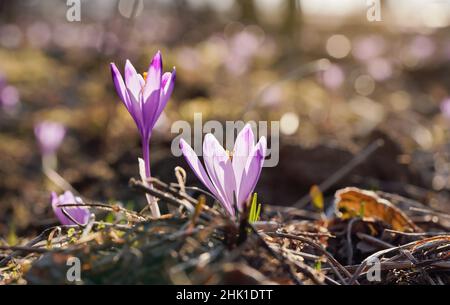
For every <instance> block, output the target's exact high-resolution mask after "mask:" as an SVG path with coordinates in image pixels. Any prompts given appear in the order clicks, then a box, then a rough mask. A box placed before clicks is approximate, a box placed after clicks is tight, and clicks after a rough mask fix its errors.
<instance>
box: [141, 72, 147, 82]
mask: <svg viewBox="0 0 450 305" xmlns="http://www.w3.org/2000/svg"><path fill="white" fill-rule="evenodd" d="M142 78H143V79H144V81H147V72H144V73H142Z"/></svg>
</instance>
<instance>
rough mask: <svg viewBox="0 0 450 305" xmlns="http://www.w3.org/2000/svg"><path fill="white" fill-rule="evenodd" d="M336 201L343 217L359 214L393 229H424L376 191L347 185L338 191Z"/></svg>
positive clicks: (418, 230)
mask: <svg viewBox="0 0 450 305" xmlns="http://www.w3.org/2000/svg"><path fill="white" fill-rule="evenodd" d="M335 202H336V209H337V210H338V211H339V212H340V213H341V218H343V219H348V218H352V217H357V216H359V217H361V218H368V219H375V220H380V221H384V222H385V223H387V224H389V225H390V226H391V227H392V229H394V230H398V231H402V232H405V231H413V232H421V231H422V230H421V229H420V228H419V227H418V226H416V225H415V224H414V223H413V222H412V221H411V219H409V217H408V216H406V215H405V214H404V213H403V212H402V211H401V210H399V209H398V208H397V207H395V206H394V205H393V204H392V203H391V202H390V201H388V200H386V199H384V198H381V197H379V196H378V195H377V194H376V193H375V192H372V191H367V190H362V189H359V188H356V187H347V188H344V189H341V190H338V191H337V192H336V194H335Z"/></svg>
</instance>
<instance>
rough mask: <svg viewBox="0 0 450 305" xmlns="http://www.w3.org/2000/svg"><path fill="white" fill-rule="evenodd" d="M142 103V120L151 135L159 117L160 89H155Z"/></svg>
mask: <svg viewBox="0 0 450 305" xmlns="http://www.w3.org/2000/svg"><path fill="white" fill-rule="evenodd" d="M141 105H142V122H143V126H144V129H145V131H146V133H147V134H148V135H149V134H150V133H151V130H152V128H153V126H154V125H155V123H156V120H157V119H158V116H157V111H158V106H159V89H157V90H155V91H153V92H152V93H151V94H150V96H149V97H148V98H147V101H146V102H143V101H142V102H141Z"/></svg>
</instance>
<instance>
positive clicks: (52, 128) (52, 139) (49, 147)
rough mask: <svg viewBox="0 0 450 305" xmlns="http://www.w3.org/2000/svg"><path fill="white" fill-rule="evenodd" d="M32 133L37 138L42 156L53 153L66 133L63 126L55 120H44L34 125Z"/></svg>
mask: <svg viewBox="0 0 450 305" xmlns="http://www.w3.org/2000/svg"><path fill="white" fill-rule="evenodd" d="M34 134H35V135H36V138H37V140H38V144H39V147H40V149H41V153H42V155H43V156H46V155H52V154H55V152H56V150H57V149H58V147H59V146H60V145H61V142H62V140H63V139H64V136H65V135H66V129H65V127H64V126H63V125H62V124H60V123H57V122H50V121H44V122H40V123H38V124H37V125H36V126H35V127H34Z"/></svg>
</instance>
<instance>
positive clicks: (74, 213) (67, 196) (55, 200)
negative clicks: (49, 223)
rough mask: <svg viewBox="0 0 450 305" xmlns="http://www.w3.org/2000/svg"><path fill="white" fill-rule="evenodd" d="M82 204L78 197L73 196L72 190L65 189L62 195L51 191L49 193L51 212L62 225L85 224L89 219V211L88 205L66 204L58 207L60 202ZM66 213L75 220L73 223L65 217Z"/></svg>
mask: <svg viewBox="0 0 450 305" xmlns="http://www.w3.org/2000/svg"><path fill="white" fill-rule="evenodd" d="M75 203H79V204H83V201H82V200H81V198H80V197H75V196H74V195H73V194H72V192H70V191H66V192H65V193H64V194H62V195H59V196H58V195H57V194H56V193H55V192H52V195H51V204H52V208H53V212H54V213H55V215H56V217H57V218H58V220H59V222H60V223H61V224H62V225H78V224H81V225H86V224H87V223H88V221H89V216H90V212H89V209H88V207H86V206H67V207H58V205H61V204H75ZM63 209H64V212H66V214H68V215H70V217H71V218H72V219H73V220H75V221H76V222H77V223H75V222H74V221H73V220H72V219H70V218H69V217H67V216H66V215H65V214H64V212H63Z"/></svg>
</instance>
